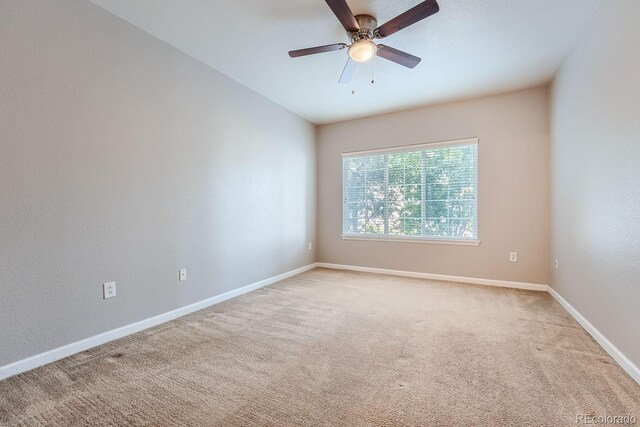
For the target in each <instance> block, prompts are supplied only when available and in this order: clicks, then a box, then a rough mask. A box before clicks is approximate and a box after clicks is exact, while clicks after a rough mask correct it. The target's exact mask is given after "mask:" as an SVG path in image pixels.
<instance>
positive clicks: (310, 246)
mask: <svg viewBox="0 0 640 427" xmlns="http://www.w3.org/2000/svg"><path fill="white" fill-rule="evenodd" d="M312 247H313V246H312V245H311V242H309V246H308V248H309V250H311V248H312Z"/></svg>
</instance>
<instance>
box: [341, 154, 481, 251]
mask: <svg viewBox="0 0 640 427" xmlns="http://www.w3.org/2000/svg"><path fill="white" fill-rule="evenodd" d="M477 147H478V146H477V143H476V142H473V143H461V144H438V145H434V146H433V147H432V148H430V147H429V146H428V145H423V146H420V148H417V149H413V150H412V149H410V148H407V147H403V148H401V149H398V150H397V151H394V150H384V151H383V152H379V153H375V152H374V153H363V154H362V155H358V154H357V153H350V154H349V155H348V156H345V157H344V158H343V194H344V204H343V232H344V234H345V235H350V236H389V237H398V236H407V237H413V238H425V239H467V240H474V239H477V201H476V193H477V188H476V187H477V185H476V182H477Z"/></svg>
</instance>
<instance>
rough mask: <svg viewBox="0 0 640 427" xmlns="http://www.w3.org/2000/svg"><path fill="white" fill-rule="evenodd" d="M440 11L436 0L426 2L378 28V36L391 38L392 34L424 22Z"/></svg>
mask: <svg viewBox="0 0 640 427" xmlns="http://www.w3.org/2000/svg"><path fill="white" fill-rule="evenodd" d="M439 10H440V6H438V2H437V1H436V0H426V1H423V2H422V3H420V4H419V5H417V6H416V7H413V8H411V9H409V10H407V11H406V12H405V13H403V14H401V15H398V16H396V17H395V18H393V19H392V20H391V21H389V22H387V23H386V24H384V25H382V26H380V27H378V29H377V30H376V34H377V36H378V37H379V38H383V37H387V36H390V35H391V34H393V33H395V32H397V31H400V30H402V29H403V28H407V27H408V26H409V25H413V24H415V23H416V22H418V21H422V20H423V19H424V18H428V17H429V16H431V15H433V14H434V13H437V12H438V11H439Z"/></svg>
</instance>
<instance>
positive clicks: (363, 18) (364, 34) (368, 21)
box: [348, 15, 378, 43]
mask: <svg viewBox="0 0 640 427" xmlns="http://www.w3.org/2000/svg"><path fill="white" fill-rule="evenodd" d="M355 18H356V22H357V23H358V25H359V26H360V30H359V31H354V32H349V33H348V34H349V38H350V39H351V41H352V42H354V43H355V42H357V41H358V40H363V39H368V40H371V39H373V38H375V36H374V30H375V29H376V28H377V27H378V21H377V20H376V18H374V17H373V16H371V15H356V16H355Z"/></svg>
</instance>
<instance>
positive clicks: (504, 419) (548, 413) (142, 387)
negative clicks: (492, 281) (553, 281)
mask: <svg viewBox="0 0 640 427" xmlns="http://www.w3.org/2000/svg"><path fill="white" fill-rule="evenodd" d="M605 413H606V414H610V415H624V414H633V415H635V416H637V417H640V386H638V384H636V383H635V382H634V381H633V380H632V379H631V378H630V377H629V376H627V375H626V374H625V372H624V371H623V370H622V369H621V368H620V367H619V366H617V365H616V363H615V362H614V361H613V360H612V359H611V358H610V357H609V356H608V355H607V354H606V353H605V352H604V351H603V350H602V349H601V348H600V347H599V346H598V344H596V343H595V341H593V339H591V338H590V336H589V335H588V334H587V333H586V332H585V331H584V330H583V329H582V328H581V327H580V326H579V325H578V324H577V323H576V322H575V321H574V320H573V319H572V318H571V317H570V316H569V314H567V313H566V312H565V311H564V310H563V309H562V308H561V307H560V305H558V304H557V303H556V302H555V301H554V300H553V299H552V298H551V297H550V296H549V295H548V294H546V293H542V292H533V291H519V290H511V289H498V288H490V287H482V286H471V285H461V284H454V283H443V282H433V281H428V280H419V279H410V278H398V277H390V276H381V275H371V274H363V273H353V272H339V271H332V270H324V269H316V270H313V271H310V272H307V273H304V274H301V275H299V276H296V277H293V278H291V279H288V280H285V281H283V282H280V283H277V284H275V285H272V286H269V287H267V288H263V289H260V290H258V291H255V292H252V293H250V294H247V295H245V296H242V297H239V298H236V299H233V300H230V301H227V302H225V303H222V304H219V305H216V306H213V307H211V308H209V309H207V310H203V311H201V312H198V313H196V314H193V315H190V316H187V317H184V318H181V319H179V320H176V321H173V322H171V323H167V324H165V325H162V326H159V327H156V328H154V329H150V330H148V331H145V332H142V333H139V334H136V335H134V336H131V337H128V338H124V339H122V340H119V341H116V342H113V343H110V344H107V345H104V346H101V347H98V348H95V349H92V350H89V351H86V352H84V353H81V354H78V355H75V356H73V357H70V358H68V359H65V360H62V361H59V362H57V363H54V364H52V365H49V366H46V367H43V368H40V369H37V370H35V371H32V372H29V373H26V374H23V375H19V376H17V377H14V378H11V379H9V380H6V381H3V382H0V425H3V426H4V425H10V426H13V425H29V426H32V425H33V426H41V425H54V426H66V425H73V426H75V425H86V426H104V425H109V426H122V425H136V426H142V425H148V426H250V425H270V426H276V425H277V426H283V425H309V426H340V425H344V426H365V425H372V426H418V425H421V426H447V425H451V426H453V425H456V426H458V425H483V426H524V425H536V426H538V425H540V426H542V425H548V426H561V425H575V420H576V414H605Z"/></svg>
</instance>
